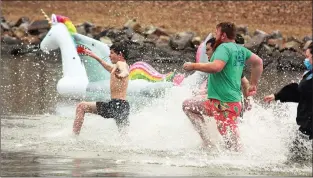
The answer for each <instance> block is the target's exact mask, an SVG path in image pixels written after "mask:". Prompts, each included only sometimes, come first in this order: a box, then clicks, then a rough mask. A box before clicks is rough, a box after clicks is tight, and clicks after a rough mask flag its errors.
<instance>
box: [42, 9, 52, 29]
mask: <svg viewBox="0 0 313 178" xmlns="http://www.w3.org/2000/svg"><path fill="white" fill-rule="evenodd" d="M40 10H41V12H42V14H43V15H44V16H45V18H46V19H47V20H48V23H49V25H51V23H52V22H51V19H50V18H49V17H48V15H47V14H46V13H45V11H43V10H42V9H40Z"/></svg>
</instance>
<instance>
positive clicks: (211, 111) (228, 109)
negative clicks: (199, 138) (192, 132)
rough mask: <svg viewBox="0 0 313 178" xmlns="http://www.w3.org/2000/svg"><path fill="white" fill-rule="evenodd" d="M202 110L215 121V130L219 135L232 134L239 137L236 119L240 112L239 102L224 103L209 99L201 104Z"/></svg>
mask: <svg viewBox="0 0 313 178" xmlns="http://www.w3.org/2000/svg"><path fill="white" fill-rule="evenodd" d="M203 105H204V110H205V112H206V114H207V115H208V116H213V117H214V119H215V120H216V124H217V129H218V131H219V132H220V134H221V135H226V134H227V133H233V134H235V136H236V137H239V132H238V126H237V124H238V120H237V119H238V117H239V116H240V112H241V102H228V103H224V102H221V101H219V100H216V99H209V100H206V101H204V102H203Z"/></svg>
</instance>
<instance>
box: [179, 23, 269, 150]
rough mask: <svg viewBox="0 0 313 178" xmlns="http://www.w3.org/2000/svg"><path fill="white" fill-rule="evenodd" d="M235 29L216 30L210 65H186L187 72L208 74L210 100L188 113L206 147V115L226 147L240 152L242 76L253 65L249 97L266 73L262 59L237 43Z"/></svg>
mask: <svg viewBox="0 0 313 178" xmlns="http://www.w3.org/2000/svg"><path fill="white" fill-rule="evenodd" d="M235 37H236V26H235V25H234V24H233V23H230V22H222V23H220V24H218V25H217V27H216V42H215V45H214V47H213V49H214V53H213V55H212V57H211V58H210V61H209V62H208V63H185V64H184V66H183V68H184V69H185V70H187V71H191V70H197V71H202V72H206V73H208V84H207V99H206V100H205V101H203V102H199V103H198V106H197V107H189V108H186V109H185V110H188V112H187V113H186V112H185V113H186V114H187V116H188V117H189V119H190V121H191V122H192V123H193V125H194V126H195V128H196V130H197V131H198V133H199V134H200V136H201V138H202V139H203V141H204V142H205V145H210V143H209V139H207V138H205V133H204V132H205V131H204V130H203V129H202V127H203V124H204V118H203V115H207V116H212V117H214V119H215V120H216V124H217V129H218V131H219V133H220V134H221V135H222V136H223V138H224V141H225V144H226V146H227V147H228V148H229V149H231V150H234V151H239V150H241V144H240V137H239V131H238V125H237V124H238V117H239V116H240V113H241V109H242V106H241V99H242V98H241V97H242V95H241V76H242V72H243V68H244V65H245V63H246V62H248V63H250V64H251V69H252V70H251V78H250V86H249V89H248V96H252V95H254V94H255V93H256V89H257V84H258V81H259V78H260V77H261V74H262V72H263V62H262V59H261V58H260V57H258V56H257V55H255V54H254V53H252V52H251V51H250V50H248V49H246V48H245V47H243V46H241V45H238V44H236V43H235Z"/></svg>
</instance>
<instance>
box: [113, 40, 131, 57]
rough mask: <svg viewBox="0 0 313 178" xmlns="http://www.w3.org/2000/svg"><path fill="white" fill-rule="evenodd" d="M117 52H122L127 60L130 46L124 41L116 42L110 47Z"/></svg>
mask: <svg viewBox="0 0 313 178" xmlns="http://www.w3.org/2000/svg"><path fill="white" fill-rule="evenodd" d="M110 50H113V51H114V52H115V53H116V54H122V55H123V56H124V58H125V60H127V59H128V47H127V45H126V44H124V43H115V44H113V45H112V46H111V47H110Z"/></svg>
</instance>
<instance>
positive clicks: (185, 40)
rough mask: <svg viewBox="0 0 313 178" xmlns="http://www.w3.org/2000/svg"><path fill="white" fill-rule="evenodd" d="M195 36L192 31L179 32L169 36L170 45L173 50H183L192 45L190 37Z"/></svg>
mask: <svg viewBox="0 0 313 178" xmlns="http://www.w3.org/2000/svg"><path fill="white" fill-rule="evenodd" d="M194 36H195V33H193V32H181V33H176V34H175V35H173V36H171V40H170V46H171V47H172V48H173V49H174V50H183V49H185V48H187V47H192V42H191V41H192V39H193V37H194Z"/></svg>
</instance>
